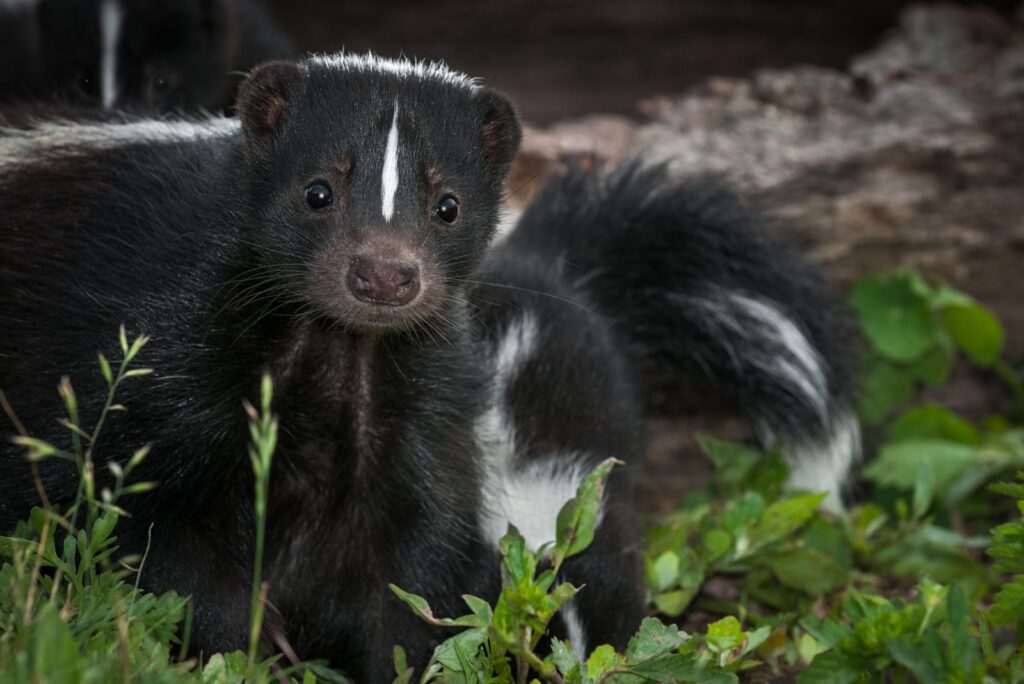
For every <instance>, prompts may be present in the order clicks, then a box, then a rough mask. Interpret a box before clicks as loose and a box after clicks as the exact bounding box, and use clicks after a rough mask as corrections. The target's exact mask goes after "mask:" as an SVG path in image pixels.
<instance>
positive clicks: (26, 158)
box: [0, 55, 853, 682]
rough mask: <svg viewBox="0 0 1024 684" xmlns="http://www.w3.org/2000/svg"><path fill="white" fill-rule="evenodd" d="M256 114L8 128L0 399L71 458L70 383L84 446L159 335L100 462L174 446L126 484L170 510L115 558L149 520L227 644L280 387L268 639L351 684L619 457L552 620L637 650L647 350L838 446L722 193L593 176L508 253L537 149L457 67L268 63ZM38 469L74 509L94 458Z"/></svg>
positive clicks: (791, 292)
mask: <svg viewBox="0 0 1024 684" xmlns="http://www.w3.org/2000/svg"><path fill="white" fill-rule="evenodd" d="M238 113H239V122H238V123H235V122H232V121H230V120H225V119H210V120H200V121H192V122H189V121H181V122H166V121H149V120H136V121H133V122H127V123H119V124H113V123H111V124H67V123H51V124H39V125H37V126H35V127H34V128H32V129H29V130H23V131H6V132H5V133H4V134H3V136H2V137H0V188H2V190H0V231H2V232H0V235H2V240H3V243H4V252H3V257H2V261H0V288H2V292H3V293H4V296H3V297H2V298H0V326H2V328H3V330H4V331H5V334H4V335H3V336H2V337H0V386H2V389H3V390H4V392H5V393H6V395H7V396H8V397H9V399H10V401H11V403H12V405H13V407H14V409H15V411H16V413H17V415H18V416H19V417H20V418H21V420H22V422H23V423H24V424H25V425H27V426H28V429H29V430H30V431H31V432H32V434H33V435H34V436H37V437H40V438H43V439H47V440H52V441H56V442H57V443H59V444H64V443H65V442H66V441H67V438H68V435H67V434H66V432H65V431H63V429H62V428H61V427H60V426H59V425H57V424H56V423H55V421H54V418H55V417H56V416H59V415H60V414H61V413H62V407H61V403H60V400H59V399H58V398H57V396H56V394H55V392H53V389H52V388H53V387H54V386H55V385H56V383H57V381H58V378H59V377H60V376H61V375H62V374H69V375H70V376H71V377H72V378H73V380H74V382H75V388H76V391H77V394H78V397H79V403H80V405H81V414H82V420H83V422H84V423H85V424H91V421H93V420H95V418H96V416H97V414H98V412H99V410H100V407H101V405H102V402H103V400H104V398H105V386H104V383H103V381H102V378H100V377H99V373H98V372H97V371H96V368H95V359H96V353H97V351H100V352H103V353H104V354H106V355H107V356H108V357H111V358H114V357H117V355H118V354H117V352H116V349H117V341H116V339H115V337H116V330H117V328H118V326H119V325H120V324H122V323H124V324H125V325H126V326H127V327H128V330H129V332H130V333H132V334H138V333H142V332H145V333H147V334H149V335H151V336H152V338H153V341H152V342H151V343H150V345H149V346H147V347H146V349H145V350H144V352H143V356H142V362H143V363H145V364H146V365H147V366H151V367H153V368H154V369H156V372H155V374H154V375H153V376H152V377H151V378H150V379H148V380H140V381H136V382H134V383H132V384H128V385H126V386H125V388H124V391H123V392H122V393H121V395H120V396H119V399H120V401H121V402H122V403H124V404H126V405H127V406H128V407H129V411H128V412H127V413H121V414H114V415H113V416H112V417H111V418H110V420H109V422H108V423H107V424H106V426H105V428H104V433H103V436H102V439H101V442H102V443H101V444H99V445H98V447H97V451H96V458H97V460H98V464H97V468H96V472H97V474H98V477H100V479H101V480H102V478H103V477H107V472H108V469H107V468H106V463H108V462H110V461H115V460H117V461H123V460H124V459H126V458H127V456H128V455H129V454H130V453H131V452H132V451H133V450H134V449H135V448H137V447H139V446H140V445H142V444H144V443H146V442H152V443H153V450H152V454H151V455H150V457H149V458H148V459H147V460H146V461H145V462H144V463H143V465H142V466H140V468H142V469H144V472H140V473H139V474H138V476H139V478H140V479H146V480H156V481H158V482H159V483H160V484H159V487H158V488H157V489H156V490H155V491H153V492H150V493H147V494H145V495H141V496H138V497H136V498H134V499H129V500H126V501H125V502H124V503H125V506H126V507H127V508H128V509H129V510H130V512H131V514H132V517H130V518H125V519H123V520H122V521H121V523H120V526H119V533H118V535H119V539H118V541H119V544H120V546H121V549H122V550H123V551H124V552H126V553H140V552H141V551H142V550H143V549H144V548H146V544H147V532H148V531H149V529H150V526H151V525H152V542H151V544H150V545H149V550H148V557H147V560H146V563H145V566H144V570H143V574H142V577H141V582H142V586H144V587H146V588H147V589H150V590H152V591H157V592H160V591H165V590H168V589H174V590H177V591H178V592H180V593H183V594H189V595H191V596H192V597H193V605H194V610H195V614H194V620H193V624H192V637H193V643H194V645H195V646H196V647H197V648H200V649H203V650H205V652H206V653H210V652H213V651H214V650H223V649H235V648H239V647H241V646H242V645H243V644H244V643H245V639H246V625H247V621H248V605H249V603H248V602H249V591H250V588H249V582H250V578H251V563H252V556H253V528H254V525H253V521H252V510H253V501H252V497H253V494H252V487H251V477H252V475H251V472H250V469H249V468H250V466H249V462H248V458H247V456H246V443H247V441H248V431H247V428H246V424H245V418H244V414H243V413H242V411H241V410H240V406H241V403H242V401H243V400H244V399H247V398H253V397H254V396H255V395H256V393H257V386H258V384H259V378H260V375H261V373H262V372H263V371H264V370H267V371H269V372H270V373H271V375H272V378H273V381H274V387H275V397H274V410H275V411H276V412H277V413H278V414H279V416H280V421H281V425H282V432H281V437H280V441H279V445H278V449H277V453H276V456H275V461H274V469H273V474H272V477H271V486H270V502H269V510H268V531H267V546H266V552H265V566H264V568H265V569H264V573H265V578H266V580H267V581H268V582H269V586H270V591H269V605H271V606H272V608H273V610H272V611H271V615H270V616H269V623H268V625H267V631H268V634H271V635H274V638H275V639H276V640H278V641H280V640H286V641H287V642H288V643H289V644H290V645H291V647H292V648H293V649H294V650H295V651H296V652H297V653H298V655H299V656H301V657H303V658H327V659H329V660H330V661H331V662H332V663H334V664H336V665H338V666H340V667H343V668H345V669H347V670H348V671H349V672H350V673H352V674H353V675H354V676H355V677H356V678H357V679H358V681H364V682H380V681H388V680H389V679H390V678H391V672H392V667H391V645H392V644H395V643H398V644H402V645H404V646H405V647H406V648H407V649H408V650H409V652H410V657H411V660H412V662H413V663H423V662H425V661H426V659H427V658H428V657H429V654H430V651H431V647H432V644H433V643H436V641H437V640H438V639H439V638H441V637H443V636H444V634H443V633H439V632H438V631H437V630H436V629H435V628H432V627H430V626H428V625H426V624H425V623H423V622H421V621H419V619H418V618H416V617H414V616H413V615H412V614H411V613H410V611H409V610H408V609H407V608H406V606H405V605H404V604H402V603H400V602H399V601H398V600H397V599H395V598H394V597H393V596H392V595H391V593H390V592H389V591H388V589H387V583H388V582H394V583H396V584H398V585H399V586H401V587H403V588H404V589H406V590H409V591H413V592H416V593H418V594H421V595H423V596H425V597H426V598H427V599H428V600H429V601H430V603H431V605H432V606H433V607H434V609H435V612H437V613H438V614H444V615H454V614H458V611H459V610H460V605H461V599H460V598H459V597H460V595H461V594H463V593H467V592H468V593H473V594H476V595H480V596H487V597H489V598H492V599H493V598H494V597H495V595H496V592H497V589H498V581H499V576H498V563H497V549H496V543H495V542H496V540H497V539H498V538H499V537H500V536H501V535H502V534H503V533H504V532H505V531H506V528H507V524H508V523H509V522H513V523H515V524H516V526H517V527H519V529H521V530H522V531H523V533H524V536H525V537H526V539H527V541H528V542H529V543H530V544H531V545H532V546H535V547H536V546H538V545H540V544H542V543H543V542H545V541H547V540H549V539H551V538H553V536H554V529H555V526H554V520H555V514H556V513H557V511H558V510H559V508H560V507H561V505H562V504H563V503H564V502H565V501H566V500H567V499H568V498H569V497H570V496H572V495H573V493H574V491H575V488H576V486H577V485H578V484H579V481H580V479H581V477H582V476H583V475H584V474H585V473H586V472H587V471H588V470H590V468H591V467H592V466H593V465H595V464H596V463H597V462H599V461H601V460H604V459H605V458H607V457H609V456H615V457H618V458H620V459H621V460H623V461H625V462H626V464H627V465H626V466H625V467H622V468H617V469H616V470H615V471H613V474H612V476H611V477H610V479H609V485H608V490H607V493H606V497H605V500H604V502H603V509H602V516H601V522H600V526H599V529H598V534H597V538H596V541H595V542H594V544H593V545H592V546H591V547H590V548H589V549H588V550H587V551H585V552H584V553H583V554H581V555H579V556H577V557H574V558H572V559H570V560H569V561H568V562H567V563H566V565H565V566H564V574H565V578H566V579H568V580H570V581H573V582H575V583H578V584H585V585H586V586H585V587H584V589H583V590H582V591H581V593H580V594H579V596H578V597H577V598H576V599H575V600H574V603H573V604H572V605H571V606H570V608H569V609H568V610H567V612H566V613H565V616H564V618H563V621H562V623H561V624H560V625H559V626H558V627H557V628H558V629H559V630H561V633H562V634H563V635H566V636H568V637H569V638H570V640H571V641H572V643H573V646H574V648H576V649H577V650H585V649H586V648H588V647H593V646H595V645H597V644H600V643H604V642H609V643H612V644H614V645H617V646H619V647H622V646H624V645H625V642H626V640H627V639H628V637H629V635H630V634H631V633H632V632H633V631H634V630H635V628H636V626H637V624H638V623H639V621H640V619H641V617H642V615H643V608H644V598H643V597H644V595H643V589H642V583H641V581H640V572H639V570H640V563H639V559H640V555H641V542H640V535H639V533H638V531H637V529H636V525H635V522H634V513H633V502H632V500H631V499H632V485H631V483H632V477H633V470H634V468H635V467H636V466H637V465H639V464H640V462H641V460H642V454H643V450H644V437H643V430H642V421H641V415H640V414H641V404H642V402H641V399H640V390H639V388H638V381H637V379H636V378H637V376H638V375H639V373H638V367H637V366H638V357H636V355H635V354H634V353H633V352H634V350H637V351H640V352H641V354H647V353H648V352H650V353H652V354H653V355H654V356H660V357H662V358H664V359H665V360H667V361H669V363H670V364H671V367H672V368H673V369H675V370H678V371H681V372H689V371H690V370H692V368H697V369H707V370H708V371H710V372H711V375H712V376H713V377H714V379H715V381H716V386H717V387H718V388H720V389H722V390H723V391H725V392H726V393H729V394H732V395H733V396H734V397H736V398H737V399H738V400H739V401H740V402H741V403H742V404H743V407H744V408H745V409H748V410H749V411H750V412H751V413H752V414H753V415H755V416H757V417H758V418H760V419H762V420H763V421H764V422H765V424H766V429H767V427H768V424H769V423H770V427H771V429H772V434H773V436H774V437H775V438H777V439H778V440H779V441H780V442H782V443H784V444H802V445H814V444H817V443H822V444H832V443H836V442H837V440H835V439H834V435H835V434H836V428H837V426H843V425H847V424H848V419H847V418H846V415H847V414H846V411H845V408H844V407H845V399H844V395H845V393H846V391H847V389H846V384H845V379H844V378H845V373H844V370H843V369H844V368H845V362H844V351H843V349H842V348H841V346H840V344H839V342H838V339H837V337H836V335H835V334H834V333H833V332H832V331H831V326H833V325H836V323H835V321H837V320H839V317H838V315H837V314H835V313H834V311H835V304H834V302H832V301H831V300H830V299H829V298H828V297H827V295H825V294H823V290H822V289H821V287H820V286H821V283H820V280H819V278H818V277H817V276H816V275H815V274H814V272H813V270H812V269H810V268H809V267H808V266H807V265H805V264H804V263H802V262H801V261H799V260H798V259H796V258H795V257H793V256H792V255H791V253H790V252H788V251H786V250H785V249H783V248H781V247H779V246H778V245H776V244H775V243H774V242H772V241H770V240H768V239H767V238H766V237H764V236H763V235H762V234H761V233H759V232H758V231H757V230H755V229H754V227H753V226H752V225H751V223H752V222H751V219H749V217H747V215H746V214H745V213H743V212H742V211H740V210H738V209H736V208H735V200H734V198H733V197H732V196H730V195H728V194H725V193H721V192H718V191H715V192H711V191H708V190H706V188H705V186H703V185H697V186H687V185H680V184H676V183H673V182H671V181H669V180H668V179H666V178H664V177H663V176H662V175H660V173H657V172H653V171H651V172H648V171H642V170H640V169H638V168H636V167H635V166H633V165H626V166H624V167H622V168H621V169H620V170H618V171H614V172H612V174H611V175H609V176H601V177H598V176H591V175H588V174H585V173H583V172H581V171H578V170H577V171H574V172H572V173H570V174H569V175H567V176H563V177H556V178H555V179H554V180H552V181H551V183H550V184H549V185H548V186H547V188H546V189H545V190H543V191H542V192H541V193H540V194H539V195H538V198H537V200H536V201H535V202H534V203H533V204H532V205H531V208H529V209H528V210H527V212H526V215H525V216H524V217H523V220H522V223H521V224H520V226H519V227H518V228H517V229H516V230H515V231H514V232H513V234H512V235H511V236H510V238H509V239H508V240H507V241H505V242H504V243H503V244H502V245H500V246H498V247H496V248H491V249H489V248H488V245H489V242H490V240H491V238H492V237H493V235H494V232H495V226H496V224H497V221H498V213H499V209H500V205H501V201H502V198H503V194H504V182H505V175H506V173H507V171H508V168H509V165H510V164H511V161H512V159H513V157H514V155H515V152H516V149H517V147H518V143H519V138H520V127H519V123H518V120H517V117H516V115H515V112H514V110H513V108H512V107H511V105H510V104H509V103H508V102H507V101H506V100H505V99H504V98H503V97H501V96H500V95H498V94H497V93H495V92H494V91H492V90H490V89H488V88H485V87H483V86H481V85H479V84H477V83H476V82H475V81H473V80H471V79H469V78H467V77H465V76H463V75H461V74H458V73H455V72H452V71H450V70H448V69H447V68H446V67H444V66H441V65H437V64H431V65H426V64H416V63H410V62H407V61H393V60H385V59H380V58H377V57H373V56H365V57H364V56H355V55H339V56H333V57H313V58H310V59H308V60H305V61H302V62H299V63H298V64H294V63H287V62H277V63H271V64H267V65H264V66H262V67H260V68H258V69H256V70H255V71H254V72H253V73H252V74H251V75H250V76H249V77H248V78H247V80H246V81H245V82H244V83H243V85H242V87H241V89H240V94H239V101H238ZM2 420H6V419H2ZM2 425H3V428H2V431H3V432H4V433H5V434H7V435H9V434H12V433H13V431H14V426H13V425H11V424H9V423H6V422H5V423H2ZM850 430H851V432H849V434H851V435H852V434H853V433H852V428H850ZM839 432H842V431H841V430H840V431H839ZM852 441H853V439H852V437H851V438H850V443H852ZM0 456H2V457H0V532H9V531H10V530H12V529H13V527H14V525H15V522H16V521H17V520H18V519H20V518H23V517H24V516H25V515H26V514H27V512H28V510H29V508H30V507H31V506H33V505H35V504H37V503H38V497H37V493H36V488H35V487H34V486H33V480H32V476H31V470H30V467H29V464H27V463H26V462H25V461H24V460H23V459H22V458H21V456H20V453H19V452H18V451H17V450H16V449H15V448H14V447H13V446H11V445H9V444H6V443H5V446H4V447H3V452H2V454H0ZM803 458H804V459H806V462H805V461H800V462H799V463H798V469H797V477H796V479H797V481H803V480H802V479H801V478H802V477H803V479H806V477H805V476H802V474H804V473H811V474H812V475H814V477H815V478H818V481H815V482H811V483H807V484H810V485H811V486H812V487H814V488H817V487H818V486H819V485H820V487H822V488H825V489H829V490H830V491H836V489H837V488H836V483H837V482H838V481H839V480H840V479H841V475H842V473H844V472H845V469H846V467H847V462H848V460H849V458H848V456H843V457H837V456H835V455H834V454H833V453H832V452H830V451H829V450H828V449H820V450H818V451H813V450H810V451H808V452H807V453H806V454H805V455H804V457H803ZM39 466H40V471H41V479H42V482H43V485H44V486H45V489H46V492H47V493H48V494H49V498H50V499H51V500H52V501H54V502H55V503H57V504H61V505H66V504H67V503H68V501H69V500H70V499H72V498H73V497H74V495H75V492H76V487H77V480H76V477H75V474H74V468H73V466H71V464H68V463H67V462H64V461H57V460H48V461H44V462H42V463H40V464H39ZM103 484H104V483H103V482H102V481H101V482H100V484H99V486H102V485H103Z"/></svg>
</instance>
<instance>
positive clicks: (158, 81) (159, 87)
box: [150, 74, 171, 93]
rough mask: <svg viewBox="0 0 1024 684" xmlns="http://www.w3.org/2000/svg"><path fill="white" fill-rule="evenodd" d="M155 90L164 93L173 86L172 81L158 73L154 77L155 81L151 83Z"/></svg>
mask: <svg viewBox="0 0 1024 684" xmlns="http://www.w3.org/2000/svg"><path fill="white" fill-rule="evenodd" d="M150 85H151V86H152V88H153V91H154V92H157V93H162V92H163V91H165V90H167V89H168V88H170V87H171V81H170V79H168V78H167V77H166V76H164V75H163V74H157V75H156V76H154V77H153V81H152V82H151V84H150Z"/></svg>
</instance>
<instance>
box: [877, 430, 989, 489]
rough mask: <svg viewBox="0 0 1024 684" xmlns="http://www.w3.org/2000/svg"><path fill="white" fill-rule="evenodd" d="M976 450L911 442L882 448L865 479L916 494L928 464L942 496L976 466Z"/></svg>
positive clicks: (934, 441) (942, 443) (945, 442)
mask: <svg viewBox="0 0 1024 684" xmlns="http://www.w3.org/2000/svg"><path fill="white" fill-rule="evenodd" d="M974 454H975V447H973V446H971V445H969V444H963V443H960V442H952V441H949V440H943V439H908V440H906V441H903V442H895V443H890V444H887V445H885V446H884V447H882V450H881V451H880V453H879V455H878V457H877V458H876V459H875V460H874V462H872V463H871V464H869V465H868V466H867V467H866V468H865V469H864V471H863V475H864V477H865V478H867V479H869V480H872V481H874V482H877V483H878V484H882V485H887V486H890V487H896V488H899V489H905V490H912V489H913V488H914V485H915V483H916V482H917V476H918V474H919V473H920V472H921V464H922V463H925V464H927V465H928V466H929V467H931V469H932V471H933V472H934V473H935V486H936V491H937V493H938V494H939V495H940V496H943V495H944V494H945V492H946V491H947V490H948V489H949V488H950V487H951V486H952V485H953V484H954V483H955V482H956V480H957V478H959V477H960V476H961V475H963V474H964V473H966V472H967V471H968V470H970V469H971V468H972V467H973V466H975V465H976V462H977V461H976V459H975V455H974Z"/></svg>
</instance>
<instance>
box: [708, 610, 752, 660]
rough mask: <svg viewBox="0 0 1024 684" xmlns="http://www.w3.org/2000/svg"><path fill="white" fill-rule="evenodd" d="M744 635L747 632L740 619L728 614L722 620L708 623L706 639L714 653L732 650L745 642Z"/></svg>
mask: <svg viewBox="0 0 1024 684" xmlns="http://www.w3.org/2000/svg"><path fill="white" fill-rule="evenodd" d="M744 637H746V634H745V633H744V632H743V627H742V625H740V621H739V620H737V619H736V618H735V617H733V616H732V615H727V616H726V617H724V618H722V619H721V620H718V621H716V622H712V623H711V624H710V625H708V633H707V637H706V638H705V640H706V643H707V645H708V649H709V650H711V651H712V652H714V653H722V652H724V651H731V650H732V649H734V648H736V647H737V646H739V645H740V644H741V643H743V639H744Z"/></svg>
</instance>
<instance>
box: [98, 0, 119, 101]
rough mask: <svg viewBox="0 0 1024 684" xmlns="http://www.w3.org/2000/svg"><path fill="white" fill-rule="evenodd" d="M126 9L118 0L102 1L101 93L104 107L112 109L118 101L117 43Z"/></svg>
mask: <svg viewBox="0 0 1024 684" xmlns="http://www.w3.org/2000/svg"><path fill="white" fill-rule="evenodd" d="M123 20H124V10H123V9H122V8H121V3H120V2H118V0H103V2H102V3H100V39H101V41H102V45H103V50H102V52H101V53H100V95H101V97H102V101H103V108H104V109H110V108H112V107H113V106H114V103H115V102H116V101H117V44H118V43H119V42H120V39H121V24H122V22H123Z"/></svg>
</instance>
